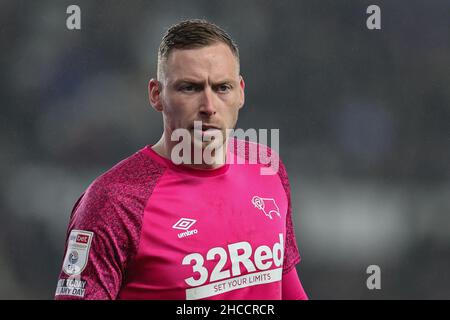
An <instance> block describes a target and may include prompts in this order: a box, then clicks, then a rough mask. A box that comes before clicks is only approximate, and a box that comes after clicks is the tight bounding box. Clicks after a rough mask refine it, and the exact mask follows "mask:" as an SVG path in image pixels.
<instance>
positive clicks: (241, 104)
mask: <svg viewBox="0 0 450 320" xmlns="http://www.w3.org/2000/svg"><path fill="white" fill-rule="evenodd" d="M239 77H240V81H239V90H240V92H241V99H240V102H239V109H241V108H242V107H243V106H244V103H245V81H244V78H243V77H242V76H239Z"/></svg>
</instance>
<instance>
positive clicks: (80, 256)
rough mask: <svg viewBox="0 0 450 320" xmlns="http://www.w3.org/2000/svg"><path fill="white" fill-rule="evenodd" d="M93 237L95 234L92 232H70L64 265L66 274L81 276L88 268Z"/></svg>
mask: <svg viewBox="0 0 450 320" xmlns="http://www.w3.org/2000/svg"><path fill="white" fill-rule="evenodd" d="M93 237H94V233H93V232H90V231H84V230H72V231H71V232H70V236H69V242H68V244H67V251H66V256H65V258H64V264H63V271H64V273H65V274H67V275H68V276H75V275H79V274H81V272H82V271H83V270H84V268H86V265H87V262H88V259H89V250H90V248H91V242H92V238H93Z"/></svg>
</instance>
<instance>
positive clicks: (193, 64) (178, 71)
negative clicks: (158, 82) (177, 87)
mask: <svg viewBox="0 0 450 320" xmlns="http://www.w3.org/2000/svg"><path fill="white" fill-rule="evenodd" d="M165 64H166V65H165V76H166V78H167V79H168V80H169V81H175V80H176V79H179V78H183V77H192V78H199V79H203V78H205V77H208V78H221V77H238V76H239V63H238V61H237V58H236V56H235V55H234V54H233V53H232V51H231V49H230V48H229V47H228V46H227V45H226V44H224V43H215V44H212V45H209V46H206V47H200V48H191V49H173V50H172V51H171V52H170V54H169V56H168V58H167V61H166V62H165Z"/></svg>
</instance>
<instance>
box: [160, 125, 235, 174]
mask: <svg viewBox="0 0 450 320" xmlns="http://www.w3.org/2000/svg"><path fill="white" fill-rule="evenodd" d="M227 141H228V139H226V140H225V142H224V143H223V144H221V145H219V146H215V147H214V146H212V145H207V144H203V145H201V144H197V143H191V144H190V147H189V148H187V149H186V150H185V149H183V150H182V151H180V149H181V148H180V146H179V144H180V142H177V141H172V140H171V139H170V135H168V134H165V133H163V135H162V136H161V138H160V139H159V141H158V142H157V143H155V144H154V145H153V146H152V149H153V150H154V151H155V152H156V153H158V154H159V155H160V156H162V157H164V158H167V159H170V160H171V161H172V162H174V163H180V161H179V160H178V159H173V157H180V154H181V158H182V159H183V160H182V164H183V165H185V166H187V167H190V168H193V169H200V170H211V169H217V168H220V167H221V166H223V165H224V164H225V162H226V154H227ZM174 149H175V150H174ZM189 151H190V155H189V156H187V155H184V152H186V153H188V152H189ZM172 153H173V154H172Z"/></svg>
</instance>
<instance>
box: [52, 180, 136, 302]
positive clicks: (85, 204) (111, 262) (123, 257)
mask: <svg viewBox="0 0 450 320" xmlns="http://www.w3.org/2000/svg"><path fill="white" fill-rule="evenodd" d="M123 209H124V208H121V206H120V205H118V204H117V202H116V200H115V199H113V198H112V197H111V195H110V194H109V192H108V191H107V190H105V189H103V188H102V187H101V186H97V185H95V184H94V185H93V186H91V187H90V188H89V189H88V190H87V192H86V193H85V194H83V196H82V197H81V199H80V200H79V201H78V202H77V204H76V205H75V207H74V210H73V212H72V215H71V220H70V223H69V228H68V231H67V237H66V247H65V255H64V261H63V265H62V270H61V273H60V277H59V280H58V285H57V289H56V293H55V299H58V300H66V299H95V300H106V299H115V298H116V296H117V294H118V292H119V290H120V287H121V283H122V280H123V277H124V270H125V267H126V263H127V261H128V260H129V256H128V255H129V253H130V252H133V248H132V247H133V241H132V239H130V238H129V236H128V235H127V230H126V225H127V224H126V221H123V220H121V219H120V217H123V216H126V215H125V214H124V213H123V212H121V211H122V210H123ZM128 234H129V233H128Z"/></svg>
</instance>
